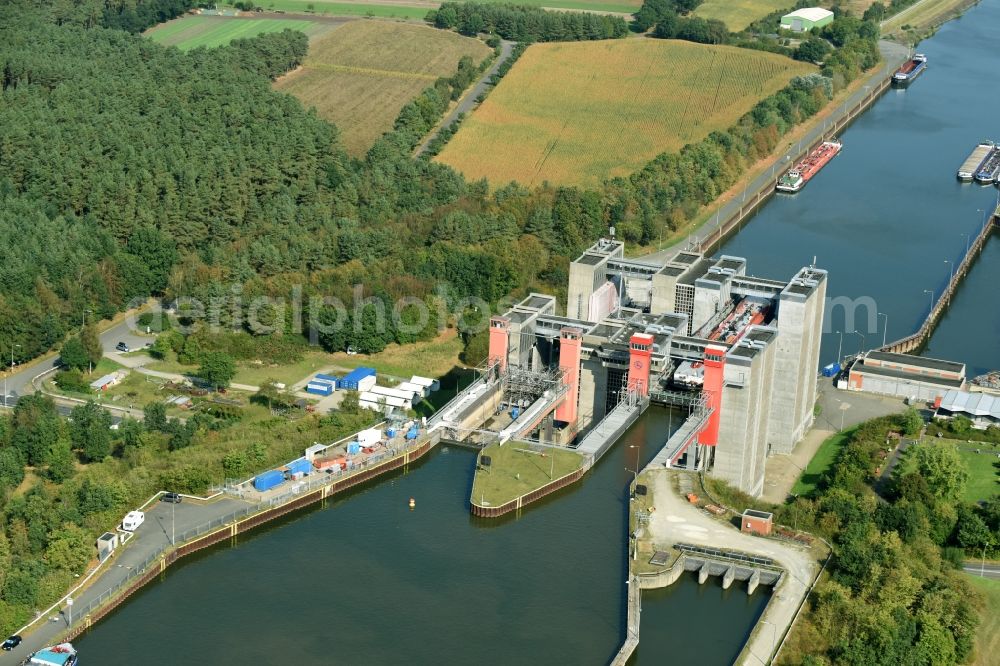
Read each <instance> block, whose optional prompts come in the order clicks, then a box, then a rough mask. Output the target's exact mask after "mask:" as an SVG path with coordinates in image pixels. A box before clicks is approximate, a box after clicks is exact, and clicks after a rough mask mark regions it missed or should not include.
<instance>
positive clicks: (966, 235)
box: [959, 234, 971, 257]
mask: <svg viewBox="0 0 1000 666" xmlns="http://www.w3.org/2000/svg"><path fill="white" fill-rule="evenodd" d="M959 236H964V237H965V256H967V257H968V256H969V244H970V242H971V241H970V239H969V234H959Z"/></svg>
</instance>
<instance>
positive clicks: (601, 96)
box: [438, 39, 815, 186]
mask: <svg viewBox="0 0 1000 666" xmlns="http://www.w3.org/2000/svg"><path fill="white" fill-rule="evenodd" d="M813 71H815V68H814V67H813V66H811V65H807V64H804V63H800V62H796V61H794V60H791V59H790V58H786V57H784V56H779V55H775V54H773V53H764V52H761V51H749V50H745V49H738V48H733V47H728V46H709V45H704V44H693V43H691V42H682V41H674V40H659V39H621V40H609V41H599V42H571V43H547V44H535V45H533V46H531V47H530V48H529V49H528V50H527V51H525V53H524V55H523V56H521V58H520V60H518V62H517V63H516V64H515V65H514V67H513V68H512V69H511V71H510V72H509V73H508V74H507V76H505V77H504V78H503V79H502V80H501V81H500V84H499V85H498V86H497V88H496V90H494V91H493V92H492V93H490V95H489V96H488V97H487V98H486V100H485V101H484V102H483V104H482V105H481V106H480V107H479V108H478V109H477V110H476V111H475V112H474V113H473V114H472V115H471V116H470V117H469V118H468V119H467V120H466V121H465V122H464V123H463V125H462V127H461V129H459V131H458V133H457V134H456V135H455V137H454V138H453V139H452V140H451V142H450V143H448V145H447V146H445V149H444V150H443V151H442V152H441V154H440V155H439V157H438V159H439V160H440V161H442V162H444V163H446V164H450V165H451V166H453V167H454V168H456V169H457V170H459V171H461V172H462V173H463V174H465V176H466V178H470V179H479V178H484V177H485V178H487V179H489V181H490V183H491V184H492V185H493V186H498V185H503V184H505V183H507V182H509V181H512V180H516V181H518V182H520V183H522V184H525V185H533V184H540V183H542V182H543V181H548V182H550V183H553V184H572V185H586V186H593V185H596V184H598V183H600V182H601V181H602V180H604V179H606V178H609V177H613V176H625V175H628V174H630V173H632V172H634V171H635V170H637V169H638V168H640V167H641V166H642V165H644V164H646V163H647V162H649V161H650V160H651V159H653V158H654V157H655V156H656V155H658V154H660V153H662V152H666V151H676V150H679V149H680V148H682V147H683V146H684V145H685V144H688V143H691V142H694V141H699V140H701V139H703V138H704V137H705V136H707V135H708V134H709V133H710V132H712V131H714V130H723V129H726V128H728V127H730V126H732V125H733V124H734V123H735V122H736V120H738V119H739V118H740V116H742V115H743V114H744V113H746V112H747V111H749V110H750V109H751V108H752V107H753V105H754V104H755V103H757V101H759V100H760V99H762V98H764V97H766V96H768V95H770V94H772V93H774V92H776V91H778V90H780V89H781V88H783V87H784V86H785V85H786V84H787V83H788V81H790V80H791V79H792V77H794V76H795V75H797V74H807V73H810V72H813Z"/></svg>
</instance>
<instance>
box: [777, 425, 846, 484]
mask: <svg viewBox="0 0 1000 666" xmlns="http://www.w3.org/2000/svg"><path fill="white" fill-rule="evenodd" d="M856 429H857V428H849V429H847V430H844V431H843V432H838V433H836V434H834V435H831V436H830V437H828V438H827V439H826V441H824V442H823V443H822V444H820V446H819V449H817V451H816V455H814V456H813V458H812V460H810V461H809V464H808V465H806V469H805V471H804V472H802V476H800V477H799V480H798V481H796V482H795V485H794V486H792V494H793V495H804V496H806V497H808V496H809V495H812V494H813V493H814V492H816V488H817V486H818V485H819V482H820V479H822V478H823V475H824V474H826V471H827V470H828V469H830V467H831V466H832V465H833V461H834V460H835V459H836V458H837V454H838V453H840V449H842V448H843V447H844V444H846V443H847V441H848V440H849V439H850V438H851V435H853V434H854V431H855V430H856Z"/></svg>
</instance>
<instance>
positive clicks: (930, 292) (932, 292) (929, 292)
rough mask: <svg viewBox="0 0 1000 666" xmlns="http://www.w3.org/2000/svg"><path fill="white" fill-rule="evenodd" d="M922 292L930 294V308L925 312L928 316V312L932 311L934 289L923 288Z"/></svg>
mask: <svg viewBox="0 0 1000 666" xmlns="http://www.w3.org/2000/svg"><path fill="white" fill-rule="evenodd" d="M924 293H925V294H930V296H931V309H930V312H928V313H927V316H930V313H931V312H934V290H933V289H924Z"/></svg>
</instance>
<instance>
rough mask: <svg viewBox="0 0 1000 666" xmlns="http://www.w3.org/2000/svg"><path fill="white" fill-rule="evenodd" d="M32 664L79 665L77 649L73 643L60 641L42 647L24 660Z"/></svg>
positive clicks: (49, 665) (43, 665) (38, 665)
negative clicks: (57, 643) (56, 643)
mask: <svg viewBox="0 0 1000 666" xmlns="http://www.w3.org/2000/svg"><path fill="white" fill-rule="evenodd" d="M24 663H25V664H29V665H30V666H77V664H78V663H79V662H77V659H76V650H75V649H74V648H73V644H72V643H60V644H59V645H53V646H51V647H47V648H42V649H41V650H39V651H38V652H35V653H34V654H32V655H31V656H29V657H28V659H27V660H26V661H25V662H24Z"/></svg>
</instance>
